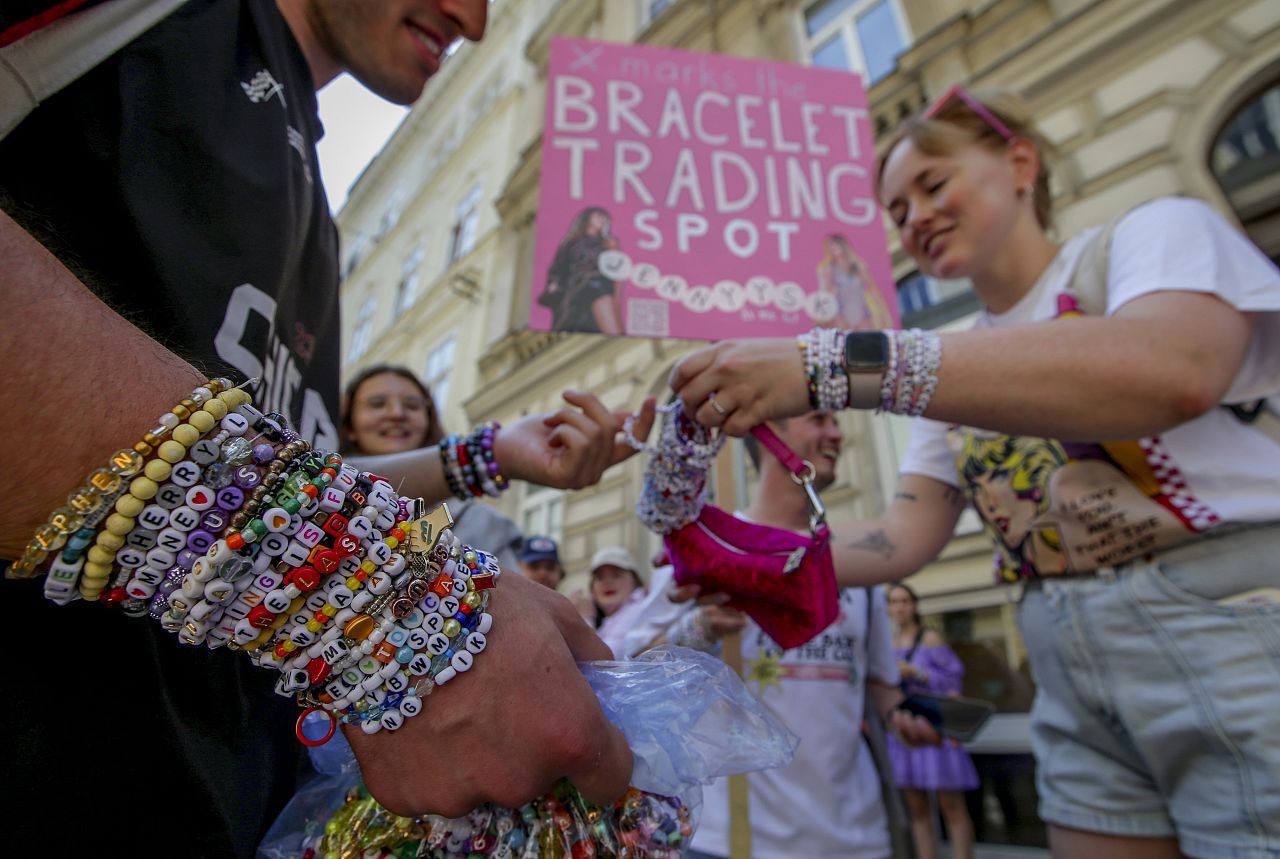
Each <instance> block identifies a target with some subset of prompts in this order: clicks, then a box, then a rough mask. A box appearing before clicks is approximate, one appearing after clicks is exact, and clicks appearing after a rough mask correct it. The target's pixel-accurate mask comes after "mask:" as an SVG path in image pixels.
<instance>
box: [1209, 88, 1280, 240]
mask: <svg viewBox="0 0 1280 859" xmlns="http://www.w3.org/2000/svg"><path fill="white" fill-rule="evenodd" d="M1209 168H1210V169H1211V170H1212V171H1213V175H1214V178H1215V179H1217V180H1218V184H1219V185H1221V186H1222V190H1223V192H1224V193H1225V194H1226V195H1227V199H1228V200H1229V201H1230V203H1231V208H1233V209H1234V210H1235V213H1236V216H1237V217H1238V218H1239V219H1240V222H1241V223H1242V224H1244V228H1245V230H1247V231H1248V233H1249V237H1250V238H1252V239H1253V241H1254V242H1255V243H1256V244H1257V245H1258V247H1260V248H1262V250H1263V252H1264V253H1266V254H1267V256H1269V257H1271V259H1273V260H1276V261H1280V80H1276V81H1272V83H1271V84H1270V85H1269V86H1267V87H1265V88H1264V89H1263V90H1262V91H1261V92H1260V93H1258V94H1257V95H1256V96H1254V97H1253V98H1251V99H1249V100H1248V101H1246V102H1245V103H1244V104H1243V105H1241V107H1240V109H1239V110H1237V111H1236V112H1235V113H1234V114H1232V116H1231V117H1230V118H1229V119H1228V120H1227V121H1226V123H1225V124H1224V125H1223V126H1222V130H1221V131H1219V132H1218V135H1217V137H1215V138H1214V140H1213V149H1212V151H1211V152H1210V154H1209Z"/></svg>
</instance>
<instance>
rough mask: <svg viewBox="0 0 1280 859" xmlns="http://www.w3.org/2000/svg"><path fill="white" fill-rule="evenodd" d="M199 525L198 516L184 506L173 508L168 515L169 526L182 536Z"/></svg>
mask: <svg viewBox="0 0 1280 859" xmlns="http://www.w3.org/2000/svg"><path fill="white" fill-rule="evenodd" d="M199 524H200V514H199V513H197V512H196V511H194V510H192V509H191V508H190V507H188V506H187V505H185V504H183V505H182V506H181V507H175V508H174V509H173V510H172V511H170V513H169V525H170V526H171V527H173V528H176V529H177V530H179V531H181V532H182V533H184V534H185V533H187V532H188V531H190V530H192V529H194V528H195V527H196V526H197V525H199Z"/></svg>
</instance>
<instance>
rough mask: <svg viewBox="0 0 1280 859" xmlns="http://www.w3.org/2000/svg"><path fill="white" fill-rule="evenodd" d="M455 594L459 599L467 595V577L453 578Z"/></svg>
mask: <svg viewBox="0 0 1280 859" xmlns="http://www.w3.org/2000/svg"><path fill="white" fill-rule="evenodd" d="M453 595H454V597H456V598H457V599H462V598H463V597H465V596H466V595H467V580H466V579H454V580H453Z"/></svg>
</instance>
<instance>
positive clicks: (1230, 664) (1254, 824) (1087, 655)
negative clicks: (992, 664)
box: [1019, 525, 1280, 859]
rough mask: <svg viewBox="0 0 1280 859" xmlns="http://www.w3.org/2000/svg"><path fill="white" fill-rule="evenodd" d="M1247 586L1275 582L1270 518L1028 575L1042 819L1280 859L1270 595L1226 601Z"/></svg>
mask: <svg viewBox="0 0 1280 859" xmlns="http://www.w3.org/2000/svg"><path fill="white" fill-rule="evenodd" d="M1259 588H1272V589H1274V588H1280V526H1276V525H1267V526H1263V527H1255V528H1250V529H1247V530H1238V531H1235V532H1233V533H1229V534H1226V535H1224V536H1220V537H1206V538H1204V539H1201V540H1199V541H1197V542H1195V543H1191V544H1188V545H1186V546H1183V547H1178V548H1175V549H1172V550H1169V551H1166V552H1164V553H1162V554H1161V555H1160V556H1158V557H1157V558H1156V560H1154V561H1152V562H1140V563H1132V564H1129V565H1127V566H1126V567H1124V568H1122V569H1121V570H1120V571H1118V572H1115V573H1114V574H1105V575H1098V576H1096V577H1091V578H1071V579H1054V578H1046V579H1043V580H1040V581H1037V582H1035V583H1033V585H1032V586H1030V587H1028V589H1027V592H1026V594H1025V595H1024V597H1023V600H1022V605H1021V606H1020V608H1019V625H1020V626H1021V627H1022V631H1023V636H1024V638H1025V640H1026V644H1027V651H1028V656H1029V658H1030V660H1031V668H1032V672H1033V673H1034V676H1035V680H1036V683H1037V687H1038V688H1037V692H1036V700H1035V705H1034V707H1033V708H1032V713H1031V743H1032V749H1033V751H1034V752H1035V757H1036V764H1037V775H1036V779H1037V787H1038V789H1039V792H1040V816H1041V817H1042V818H1043V819H1044V820H1045V821H1046V822H1049V823H1053V824H1057V825H1060V826H1064V827H1068V828H1072V829H1081V830H1085V831H1091V832H1100V833H1106V834H1112V835H1120V836H1143V837H1170V838H1176V839H1177V840H1178V843H1179V846H1180V847H1181V849H1182V852H1183V853H1185V854H1186V855H1188V856H1191V857H1196V859H1201V858H1202V857H1203V859H1210V857H1212V859H1223V857H1236V859H1264V857H1266V859H1274V857H1280V602H1276V601H1269V600H1268V599H1267V596H1268V594H1261V595H1259V598H1257V599H1255V600H1252V601H1247V600H1236V601H1232V600H1231V598H1232V597H1233V596H1237V595H1241V594H1246V593H1248V592H1250V591H1253V590H1255V589H1259ZM1270 596H1275V592H1274V591H1273V592H1271V594H1270Z"/></svg>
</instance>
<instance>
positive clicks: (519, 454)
mask: <svg viewBox="0 0 1280 859" xmlns="http://www.w3.org/2000/svg"><path fill="white" fill-rule="evenodd" d="M564 399H565V402H567V403H569V405H570V406H573V407H575V408H563V409H560V410H559V411H557V412H553V413H552V414H549V415H530V416H529V417H526V418H521V419H520V420H519V421H516V422H515V423H514V424H512V425H511V426H509V427H503V428H502V430H500V431H499V432H498V435H497V439H496V440H495V441H494V445H495V448H496V450H495V453H496V456H497V460H498V464H499V465H500V466H501V467H502V470H503V472H504V473H505V474H506V476H507V477H508V478H510V479H515V480H527V481H529V482H530V483H538V484H542V485H543V486H554V487H557V488H560V489H581V488H582V487H584V486H592V485H594V484H595V483H597V482H598V481H599V480H600V477H601V475H603V474H604V472H605V469H607V468H609V467H610V466H612V465H616V464H617V463H619V462H622V461H623V460H624V459H626V458H628V457H629V456H631V455H633V454H634V453H635V449H634V448H632V447H631V446H630V445H629V444H627V442H626V441H625V440H619V439H618V438H617V434H618V432H619V431H620V430H621V429H622V424H623V422H624V421H625V420H626V419H627V417H629V416H630V415H631V412H629V411H619V412H610V411H609V410H608V409H606V408H605V407H604V404H603V403H601V402H600V400H599V399H597V398H596V397H595V395H593V394H588V393H581V392H578V391H565V392H564ZM653 415H654V399H653V397H646V398H645V400H644V403H643V404H642V405H641V406H640V412H639V414H638V416H637V418H636V423H635V435H636V438H641V439H643V438H645V437H646V436H648V434H649V430H650V429H651V428H652V426H653Z"/></svg>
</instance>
